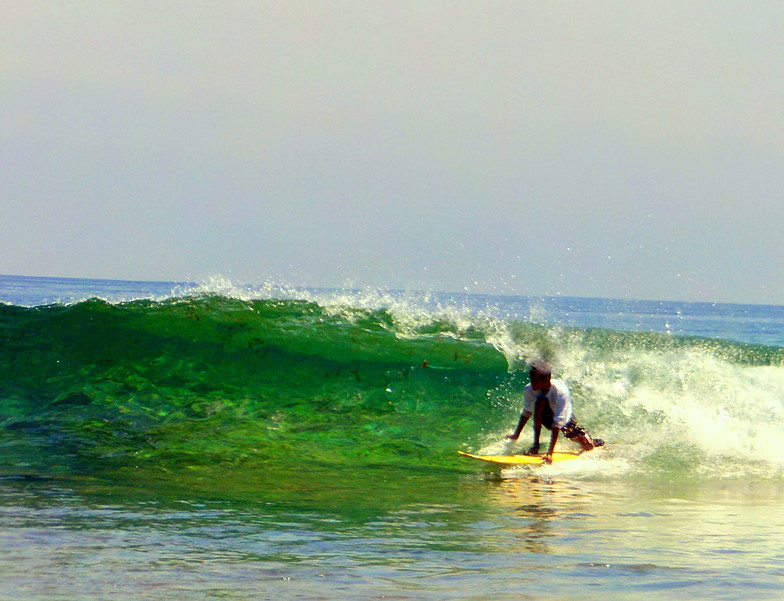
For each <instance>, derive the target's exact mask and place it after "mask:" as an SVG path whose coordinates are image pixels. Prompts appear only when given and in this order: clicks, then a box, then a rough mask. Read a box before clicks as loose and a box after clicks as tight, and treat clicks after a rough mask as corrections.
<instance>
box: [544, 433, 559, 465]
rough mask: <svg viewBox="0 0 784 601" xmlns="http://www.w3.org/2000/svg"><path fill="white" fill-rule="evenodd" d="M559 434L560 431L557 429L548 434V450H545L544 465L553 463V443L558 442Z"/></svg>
mask: <svg viewBox="0 0 784 601" xmlns="http://www.w3.org/2000/svg"><path fill="white" fill-rule="evenodd" d="M559 433H560V430H559V429H558V428H553V430H552V432H551V433H550V448H549V449H548V450H547V454H546V455H545V456H544V457H543V459H544V462H545V463H552V462H553V451H555V443H557V442H558V434H559Z"/></svg>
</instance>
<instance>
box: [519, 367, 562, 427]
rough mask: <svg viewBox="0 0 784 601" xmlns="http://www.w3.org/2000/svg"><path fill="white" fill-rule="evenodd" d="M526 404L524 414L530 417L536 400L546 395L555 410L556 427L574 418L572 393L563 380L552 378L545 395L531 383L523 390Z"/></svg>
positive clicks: (554, 422) (554, 420)
mask: <svg viewBox="0 0 784 601" xmlns="http://www.w3.org/2000/svg"><path fill="white" fill-rule="evenodd" d="M523 397H524V399H525V405H524V406H523V415H527V416H528V417H530V416H531V415H533V412H534V406H535V405H536V400H537V399H538V398H541V397H546V398H547V401H548V402H549V403H550V409H552V411H553V426H554V427H556V428H563V427H564V426H565V425H566V424H568V423H569V420H570V419H572V395H571V393H570V392H569V387H568V386H567V385H566V382H564V381H563V380H556V379H555V378H551V379H550V390H549V391H548V392H547V394H546V395H545V394H544V393H542V392H541V391H536V390H534V389H533V388H532V387H531V385H530V384H529V385H528V386H526V387H525V391H524V392H523Z"/></svg>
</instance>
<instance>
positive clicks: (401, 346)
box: [0, 276, 784, 601]
mask: <svg viewBox="0 0 784 601" xmlns="http://www.w3.org/2000/svg"><path fill="white" fill-rule="evenodd" d="M0 340H1V343H0V598H1V599H3V600H17V599H19V600H25V601H39V600H40V601H43V600H46V601H50V600H52V601H53V600H68V601H79V600H98V599H101V600H103V599H107V598H111V599H113V600H120V601H121V600H124V599H128V600H131V599H133V600H138V599H144V600H151V601H152V600H163V599H167V600H168V599H188V600H191V599H194V600H201V599H204V600H207V599H221V600H224V599H230V600H235V599H236V600H266V599H271V600H272V599H274V600H276V601H280V600H282V599H286V600H289V599H302V600H308V601H310V600H317V599H342V600H348V601H353V600H357V601H358V600H363V601H364V600H368V599H395V600H399V601H403V600H404V601H407V600H434V601H435V600H440V601H444V600H452V599H461V600H462V599H465V600H484V599H491V598H497V597H498V596H502V598H504V599H536V600H537V601H550V600H552V601H555V600H570V601H571V600H575V601H577V600H586V601H588V600H591V601H593V600H596V599H603V600H621V599H668V600H679V599H684V600H686V599H689V600H691V599H695V598H698V599H749V598H754V599H757V600H760V599H763V600H764V599H780V598H781V597H782V595H784V550H782V549H783V548H782V544H781V541H782V540H784V511H782V509H783V508H784V480H783V479H782V475H784V437H782V434H781V433H782V431H783V427H784V406H783V405H782V400H784V307H780V306H761V305H740V304H736V305H729V304H720V303H688V302H675V301H633V300H614V299H587V298H561V297H555V298H549V297H548V298H533V297H512V296H497V295H496V296H493V295H477V294H448V293H438V292H401V291H385V290H353V291H352V290H314V289H303V288H287V287H283V286H276V285H270V284H254V285H237V284H234V283H231V282H228V281H225V280H220V279H215V280H212V281H209V282H205V283H200V284H192V283H167V282H123V281H105V280H75V279H58V278H33V277H20V276H0ZM537 358H544V359H547V360H549V361H551V362H552V363H553V365H554V366H555V373H556V376H557V377H560V378H563V379H565V380H566V381H567V382H568V383H569V385H570V388H571V390H572V395H573V398H574V403H575V412H576V416H577V418H578V419H579V421H580V422H581V423H582V424H583V425H585V426H586V427H587V428H588V429H589V431H590V432H591V433H592V434H593V435H594V436H597V437H600V438H603V439H604V440H605V441H606V442H607V445H606V447H605V448H604V449H602V450H601V451H600V452H597V453H595V454H594V453H592V454H591V455H589V456H586V457H583V458H580V459H578V460H575V461H571V462H567V463H561V464H556V465H552V466H544V467H535V468H530V467H529V468H515V469H504V470H493V469H488V467H486V466H484V464H480V463H479V462H475V461H472V460H470V459H466V458H463V457H460V456H459V455H458V454H457V451H458V450H463V451H470V452H499V451H504V450H508V447H509V445H508V443H507V442H506V441H505V435H506V434H508V433H510V432H511V431H512V430H513V428H514V426H515V424H516V422H517V418H518V416H519V412H520V409H521V406H522V390H523V388H524V386H525V384H526V383H527V374H526V372H525V369H524V368H525V365H526V362H528V361H530V360H532V359H537ZM530 436H531V431H530V425H529V428H527V429H525V430H524V431H523V434H522V436H521V438H520V441H519V442H518V443H517V446H515V447H513V450H518V451H522V450H524V448H525V447H527V445H528V444H529V443H530ZM545 438H546V437H545ZM571 444H572V443H570V442H569V441H566V440H564V439H563V438H561V440H560V441H559V448H561V449H570V448H573V447H571V446H570V445H571Z"/></svg>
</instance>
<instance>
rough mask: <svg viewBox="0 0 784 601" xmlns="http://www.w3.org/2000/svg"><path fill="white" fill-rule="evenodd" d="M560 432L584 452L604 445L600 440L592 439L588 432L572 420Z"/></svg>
mask: <svg viewBox="0 0 784 601" xmlns="http://www.w3.org/2000/svg"><path fill="white" fill-rule="evenodd" d="M561 432H563V433H564V436H566V438H568V439H569V440H573V441H575V442H576V443H578V444H579V445H580V446H581V447H582V448H583V450H584V451H591V450H593V449H595V448H596V447H601V446H603V445H604V441H603V440H602V439H600V438H592V437H591V435H590V434H588V430H586V429H585V428H584V427H583V426H581V425H580V424H578V423H577V422H576V421H575V420H574V418H572V419H571V420H569V423H568V424H566V425H565V426H564V427H563V428H561Z"/></svg>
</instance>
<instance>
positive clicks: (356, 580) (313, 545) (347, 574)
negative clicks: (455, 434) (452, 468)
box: [0, 467, 784, 600]
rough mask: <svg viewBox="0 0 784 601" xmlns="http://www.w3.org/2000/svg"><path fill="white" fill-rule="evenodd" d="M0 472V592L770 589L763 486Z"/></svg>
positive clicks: (575, 593)
mask: <svg viewBox="0 0 784 601" xmlns="http://www.w3.org/2000/svg"><path fill="white" fill-rule="evenodd" d="M142 480H143V481H141V482H139V486H138V487H129V485H128V479H127V478H123V479H122V483H119V482H112V481H111V480H105V479H89V480H82V481H58V480H47V479H30V478H27V479H23V478H16V479H14V478H6V479H4V480H3V481H2V482H0V539H2V540H0V570H2V572H1V573H2V574H3V582H4V596H3V598H4V599H28V600H44V599H46V600H48V599H84V600H88V599H102V598H106V596H107V595H109V594H111V596H112V598H113V599H139V598H144V599H151V600H157V599H171V598H173V597H174V596H182V597H183V598H188V599H282V598H283V599H308V600H310V599H313V600H315V599H335V598H341V599H350V600H353V599H357V600H359V599H382V598H383V599H390V598H393V599H412V600H413V599H487V598H490V597H492V596H495V595H499V594H501V595H505V596H507V597H509V596H511V597H512V598H522V599H528V598H530V599H570V600H571V599H574V600H579V599H595V598H597V597H600V598H602V599H629V598H635V599H645V598H648V599H662V598H666V599H694V598H702V599H748V598H752V597H753V598H756V599H777V598H780V596H781V592H782V591H784V568H783V567H782V565H784V564H783V563H782V560H784V551H782V546H781V536H780V534H781V532H783V531H784V512H782V511H781V509H782V502H784V487H782V486H781V484H780V483H778V482H746V483H741V482H712V483H701V484H696V485H684V484H683V483H680V484H674V483H669V482H660V481H649V482H645V481H638V482H629V481H621V482H618V481H612V482H608V481H604V482H597V481H591V480H579V479H569V480H566V479H563V478H558V477H551V476H548V474H547V470H546V469H545V470H541V469H540V470H536V471H531V470H518V471H515V470H511V471H510V470H505V471H504V472H502V473H500V474H495V475H493V474H491V473H487V474H485V473H484V471H483V470H479V471H478V472H476V473H464V474H459V475H456V474H449V473H446V474H417V473H413V474H412V473H410V472H408V471H406V470H369V471H368V473H367V474H363V473H357V472H355V471H352V472H351V473H345V472H331V471H328V470H318V469H317V470H312V471H311V470H309V469H308V468H307V467H303V468H302V469H301V470H299V471H296V472H289V473H282V472H281V473H276V474H266V475H262V476H260V477H255V476H253V475H252V474H247V473H245V474H230V473H229V474H202V475H198V476H196V477H193V476H192V475H189V476H188V477H187V478H181V479H180V481H175V480H173V479H170V478H167V477H165V476H163V475H159V476H158V477H154V478H152V477H149V476H147V477H145V478H143V479H142Z"/></svg>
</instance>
